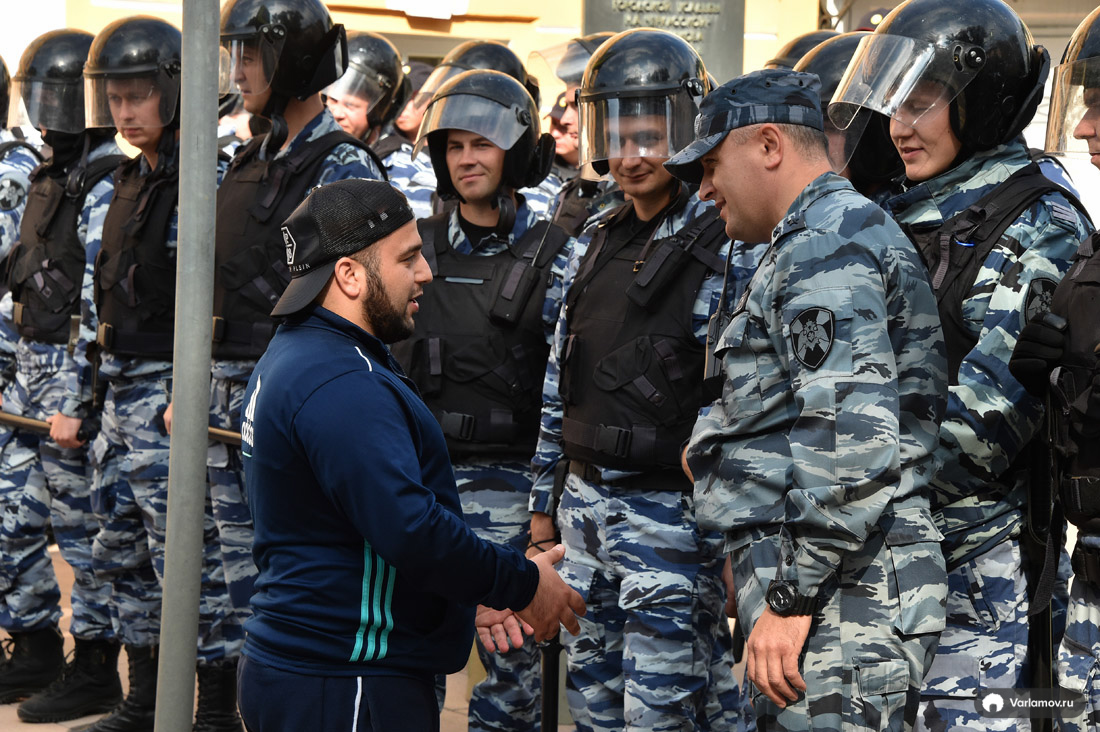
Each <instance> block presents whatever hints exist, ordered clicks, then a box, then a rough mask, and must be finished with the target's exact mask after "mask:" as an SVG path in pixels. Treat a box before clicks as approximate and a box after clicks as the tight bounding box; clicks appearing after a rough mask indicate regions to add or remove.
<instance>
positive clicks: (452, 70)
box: [417, 41, 540, 105]
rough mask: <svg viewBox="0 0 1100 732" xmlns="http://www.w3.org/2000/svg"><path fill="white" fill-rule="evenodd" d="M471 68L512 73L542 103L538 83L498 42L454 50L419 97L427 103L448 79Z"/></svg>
mask: <svg viewBox="0 0 1100 732" xmlns="http://www.w3.org/2000/svg"><path fill="white" fill-rule="evenodd" d="M471 69H492V70H493V71H501V72H503V73H505V74H508V76H511V77H512V78H513V79H515V80H516V81H518V82H519V83H520V84H523V86H524V88H525V89H527V92H528V93H529V94H530V95H531V98H533V99H534V100H535V104H536V105H538V104H539V96H540V95H539V85H538V81H537V80H536V79H534V78H533V77H531V76H529V75H528V74H527V70H526V69H525V68H524V67H523V62H522V61H520V60H519V56H517V55H516V53H515V51H513V50H512V49H510V48H508V46H506V45H504V44H503V43H500V42H498V41H466V42H465V43H460V44H459V45H457V46H455V47H454V48H452V49H451V51H450V53H448V54H447V55H446V56H444V57H443V60H442V61H440V62H439V65H438V66H436V67H435V70H434V71H432V73H431V75H430V76H429V77H428V80H427V81H425V82H424V86H422V87H420V93H419V94H418V95H417V98H418V99H420V100H423V101H421V102H420V103H421V104H425V103H426V101H427V100H428V99H429V98H431V96H432V95H433V94H435V92H436V91H437V90H438V89H440V88H441V87H442V86H443V84H444V83H445V82H446V81H447V80H449V79H452V78H454V77H455V76H458V75H459V74H461V73H462V72H463V71H469V70H471Z"/></svg>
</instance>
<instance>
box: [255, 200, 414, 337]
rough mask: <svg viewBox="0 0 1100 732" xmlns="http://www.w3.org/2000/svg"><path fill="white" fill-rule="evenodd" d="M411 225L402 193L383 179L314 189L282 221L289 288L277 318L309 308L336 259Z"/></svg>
mask: <svg viewBox="0 0 1100 732" xmlns="http://www.w3.org/2000/svg"><path fill="white" fill-rule="evenodd" d="M412 220H413V212H412V209H410V208H409V203H408V201H407V200H406V199H405V196H404V194H402V193H401V192H400V191H398V190H397V189H396V188H394V187H393V186H392V185H390V184H389V183H386V182H383V181H379V180H360V179H352V180H339V181H336V182H335V183H329V184H328V185H324V186H320V187H318V188H314V189H313V191H311V192H310V194H309V195H308V196H306V199H305V200H304V201H302V202H301V203H300V204H298V207H297V208H296V209H294V211H293V213H291V214H290V216H289V217H288V218H287V220H286V221H284V222H283V226H282V234H283V244H285V245H286V266H287V269H289V270H290V284H289V285H287V288H286V291H285V292H283V296H282V297H280V298H279V302H278V303H276V304H275V309H274V310H272V311H271V316H272V317H274V318H278V317H284V316H287V315H290V314H291V313H295V312H297V311H299V310H301V309H302V308H304V307H306V306H307V305H309V304H310V303H311V302H313V300H314V299H316V297H317V295H318V294H320V292H321V290H323V289H324V288H325V285H327V284H328V281H329V278H330V277H331V276H332V273H333V271H334V270H335V269H336V260H338V259H340V257H346V256H349V255H351V254H355V253H356V252H359V251H362V250H363V249H366V248H367V247H369V246H370V245H371V244H374V243H375V242H376V241H379V240H381V239H384V238H385V237H387V236H389V235H390V234H392V233H393V232H395V231H397V230H398V229H400V228H401V227H402V226H404V225H405V224H407V223H409V222H410V221H412Z"/></svg>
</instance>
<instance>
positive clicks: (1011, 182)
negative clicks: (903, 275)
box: [903, 163, 1087, 386]
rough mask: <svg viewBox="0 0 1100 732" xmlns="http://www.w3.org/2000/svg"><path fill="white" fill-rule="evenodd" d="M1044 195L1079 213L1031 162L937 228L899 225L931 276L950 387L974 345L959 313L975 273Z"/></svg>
mask: <svg viewBox="0 0 1100 732" xmlns="http://www.w3.org/2000/svg"><path fill="white" fill-rule="evenodd" d="M1048 193H1060V194H1062V195H1063V196H1065V198H1066V200H1068V201H1069V202H1070V203H1071V204H1073V205H1074V207H1076V208H1077V210H1078V211H1080V212H1082V213H1084V211H1085V207H1084V206H1083V205H1082V204H1081V203H1080V202H1079V201H1078V200H1077V198H1076V197H1075V196H1074V195H1073V194H1072V193H1070V192H1069V191H1067V190H1065V189H1064V188H1062V187H1061V186H1059V185H1058V184H1057V183H1055V182H1053V181H1051V180H1050V179H1049V178H1047V177H1046V176H1044V175H1043V174H1042V172H1041V171H1040V170H1039V166H1038V165H1036V164H1034V163H1031V164H1029V165H1027V166H1025V167H1023V168H1021V169H1020V170H1018V171H1016V172H1015V173H1013V174H1012V175H1011V176H1009V177H1008V178H1007V179H1005V181H1004V182H1002V183H1001V184H1000V185H998V186H996V187H994V188H993V190H991V191H989V192H988V193H986V194H985V195H984V196H982V198H981V200H979V201H978V202H977V203H975V204H974V205H972V206H970V207H968V208H966V209H964V210H963V211H961V212H960V213H958V214H956V215H955V216H952V217H951V218H950V219H948V220H947V221H944V222H943V223H942V224H938V225H935V226H932V227H928V226H923V227H922V226H921V225H919V224H916V225H909V226H905V227H903V228H904V229H905V233H906V234H908V235H909V238H910V239H912V240H913V242H914V243H915V244H916V245H917V249H918V250H919V251H920V255H921V258H922V259H923V260H924V263H925V266H927V267H928V271H929V273H930V274H931V276H932V289H933V290H935V293H936V303H937V305H938V307H939V312H940V322H941V323H942V324H943V336H944V340H945V341H946V343H947V374H948V379H949V383H950V384H951V385H952V386H955V385H957V384H958V383H959V366H960V365H961V364H962V360H963V358H965V357H966V354H968V353H970V351H971V350H972V349H973V348H974V346H975V345H977V343H978V340H977V338H975V337H974V335H973V334H972V333H971V332H970V330H969V329H968V328H967V326H966V323H965V322H964V321H963V314H962V310H963V302H964V301H965V300H966V298H967V297H968V296H969V294H970V291H971V290H972V289H973V287H974V281H975V280H976V279H977V277H978V271H979V270H980V269H981V267H982V264H983V263H984V262H985V260H986V258H987V257H988V256H989V253H990V252H991V251H992V250H993V247H994V246H995V245H996V244H997V243H998V242H999V241H1000V240H1001V237H1002V236H1003V235H1004V233H1005V231H1006V230H1007V229H1008V227H1009V226H1011V225H1012V222H1014V221H1015V220H1016V219H1017V218H1019V216H1020V214H1021V213H1023V212H1024V211H1025V210H1026V209H1027V208H1028V207H1029V206H1031V205H1032V204H1034V203H1035V202H1036V201H1038V200H1039V199H1040V198H1042V197H1043V196H1044V195H1046V194H1048ZM1086 216H1087V214H1086ZM1030 315H1031V314H1030V313H1029V316H1030Z"/></svg>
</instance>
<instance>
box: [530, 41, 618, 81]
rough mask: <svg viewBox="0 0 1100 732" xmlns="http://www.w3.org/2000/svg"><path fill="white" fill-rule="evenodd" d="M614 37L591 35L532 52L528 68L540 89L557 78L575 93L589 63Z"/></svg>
mask: <svg viewBox="0 0 1100 732" xmlns="http://www.w3.org/2000/svg"><path fill="white" fill-rule="evenodd" d="M613 35H615V34H614V33H612V32H611V31H601V32H600V33H590V34H589V35H587V36H581V37H580V38H573V39H570V40H568V41H566V42H565V43H559V44H558V45H556V46H551V47H550V48H544V49H543V50H541V51H532V52H531V55H530V56H528V57H527V68H528V69H530V71H531V73H533V74H534V75H535V76H536V77H537V78H538V79H539V84H540V85H543V86H545V85H546V84H547V82H548V81H549V80H550V79H551V78H557V79H558V80H559V81H561V83H562V84H564V85H565V88H566V89H573V88H575V87H578V86H580V84H581V79H582V78H583V77H584V67H585V66H587V65H588V59H590V58H592V54H594V53H595V52H596V49H598V48H599V47H600V46H601V45H603V42H604V41H606V40H607V39H608V38H611V37H612V36H613Z"/></svg>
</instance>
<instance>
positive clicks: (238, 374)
mask: <svg viewBox="0 0 1100 732" xmlns="http://www.w3.org/2000/svg"><path fill="white" fill-rule="evenodd" d="M261 18H262V19H263V20H262V21H261V20H260V19H261ZM343 34H344V29H343V26H341V25H337V24H333V22H332V18H331V16H330V15H329V13H328V10H326V9H325V6H324V5H323V4H322V3H321V2H320V0H230V2H228V3H226V4H225V6H224V7H223V8H222V16H221V39H222V44H223V46H224V47H225V48H226V49H227V51H228V56H229V58H230V59H231V68H230V69H229V71H228V78H229V79H230V81H231V83H232V84H233V85H234V86H235V87H236V91H238V92H239V93H240V94H241V97H242V99H243V103H244V107H245V109H246V110H248V111H249V112H251V113H252V114H253V115H258V116H261V117H264V118H267V119H269V120H271V123H272V130H271V132H269V133H268V134H266V135H261V136H258V137H254V138H252V139H251V140H250V141H249V142H248V143H247V144H244V145H242V146H241V147H240V148H238V149H237V151H236V154H235V155H234V157H233V161H232V163H231V164H230V166H229V170H228V171H227V172H226V174H225V178H224V180H223V181H222V183H221V185H220V187H219V188H218V207H217V218H216V222H215V236H216V245H215V254H214V264H215V275H214V343H213V362H212V366H211V369H212V379H211V383H210V424H211V425H213V426H215V427H219V428H222V429H226V430H231V431H234V432H239V431H240V429H241V406H242V399H243V396H244V390H245V387H246V386H247V385H248V379H249V377H250V376H251V374H252V370H253V368H254V367H255V365H256V361H257V360H258V359H259V357H260V356H261V355H262V354H263V352H264V350H265V349H266V348H267V343H268V341H269V340H270V339H271V336H272V334H273V333H274V329H275V322H274V321H273V320H272V318H271V317H270V315H269V314H270V312H271V308H272V307H274V304H275V302H276V301H278V299H279V296H280V295H281V294H282V291H283V289H284V288H285V287H286V284H287V282H288V281H289V279H290V276H289V272H288V270H287V265H286V254H285V252H286V247H285V246H284V242H283V239H282V237H281V236H280V234H279V225H280V224H281V223H282V221H283V220H284V219H285V218H286V217H287V216H288V215H289V214H290V212H291V211H293V210H294V208H295V207H296V206H297V205H298V204H299V203H301V201H302V200H303V199H304V198H305V196H306V194H307V193H308V192H309V191H310V190H311V189H313V188H315V187H317V186H319V185H324V184H325V183H330V182H332V181H336V180H344V179H349V178H368V179H380V178H382V177H383V174H382V172H381V171H380V168H379V165H378V163H377V161H376V159H375V158H374V157H373V155H372V154H371V152H370V150H369V148H368V147H367V144H366V143H365V142H364V141H363V140H361V139H359V138H357V137H353V136H352V135H349V134H348V133H347V132H344V131H343V130H342V129H341V128H340V126H339V125H338V124H337V122H336V120H335V119H333V116H332V114H330V113H329V111H328V110H327V109H326V108H325V105H324V103H323V102H322V101H321V95H320V91H321V89H323V88H325V87H326V86H328V85H329V84H331V83H333V82H334V81H336V80H337V79H339V78H340V75H341V74H342V73H343V72H344V70H345V65H346V63H347V61H346V59H345V58H344V57H343V56H342V55H341V47H342V43H343ZM302 58H308V59H311V60H312V61H313V64H312V65H309V64H303V63H301V62H300V59H302ZM223 91H228V90H223ZM207 466H208V471H207V477H208V481H209V485H210V499H211V502H212V505H213V511H214V518H215V520H216V523H217V528H218V531H217V537H218V542H219V543H220V555H221V559H222V561H223V562H224V563H225V580H226V583H227V585H228V587H229V602H230V605H231V611H230V615H229V617H228V618H227V619H226V631H225V635H226V637H227V638H230V637H231V638H232V640H231V641H230V642H228V643H227V647H226V652H225V657H224V660H223V662H222V663H221V664H220V665H219V666H218V668H217V670H214V669H211V670H210V671H209V672H208V673H209V674H210V675H211V678H210V685H211V688H212V689H228V688H230V687H232V688H233V689H235V688H236V681H235V679H236V663H237V659H238V658H239V657H240V653H241V649H242V643H243V628H242V626H243V624H244V621H245V620H246V619H247V618H248V617H249V616H250V614H251V612H250V610H249V598H250V597H251V596H252V583H253V580H254V579H255V576H256V567H255V564H254V563H253V561H252V519H251V517H250V515H249V512H248V504H247V501H246V498H245V494H244V476H243V473H242V461H241V454H240V448H239V447H237V446H233V445H228V444H225V443H221V442H212V443H211V445H210V451H209V454H208V462H207ZM199 678H200V682H201V681H202V679H203V676H202V669H201V667H200V677H199ZM231 696H232V695H231ZM233 699H235V696H232V698H230V696H227V697H222V705H223V707H224V708H225V709H226V710H227V711H228V710H229V709H231V708H232V701H233ZM234 716H235V713H234Z"/></svg>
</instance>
